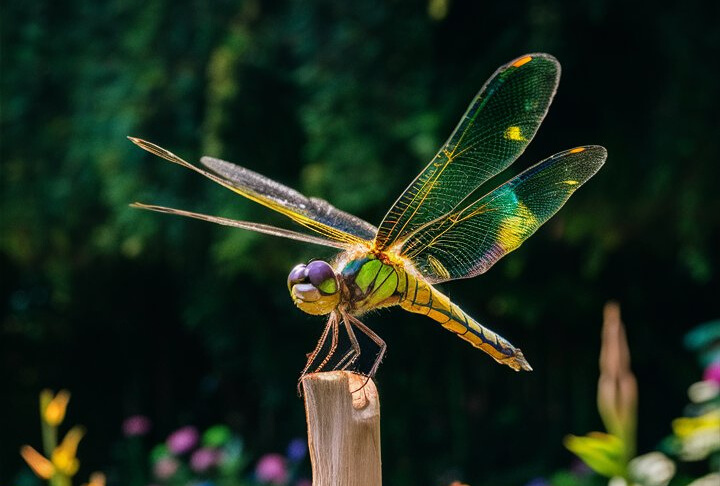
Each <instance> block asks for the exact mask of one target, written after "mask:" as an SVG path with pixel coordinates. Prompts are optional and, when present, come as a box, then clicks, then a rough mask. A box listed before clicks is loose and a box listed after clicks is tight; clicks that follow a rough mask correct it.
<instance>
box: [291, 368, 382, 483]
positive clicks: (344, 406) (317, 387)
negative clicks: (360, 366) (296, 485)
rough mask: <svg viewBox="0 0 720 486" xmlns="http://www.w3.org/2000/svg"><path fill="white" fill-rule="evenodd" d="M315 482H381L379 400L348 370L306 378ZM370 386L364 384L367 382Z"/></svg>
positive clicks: (310, 443)
mask: <svg viewBox="0 0 720 486" xmlns="http://www.w3.org/2000/svg"><path fill="white" fill-rule="evenodd" d="M302 385H303V391H304V395H305V416H306V418H307V424H308V445H309V450H310V462H311V464H312V475H313V479H312V481H313V486H380V485H381V484H382V471H381V467H380V400H379V398H378V392H377V388H376V387H375V383H373V381H372V380H368V379H367V378H366V377H364V376H360V375H356V374H354V373H350V372H347V371H331V372H326V373H311V374H309V375H305V376H304V377H303V379H302ZM363 385H365V386H363Z"/></svg>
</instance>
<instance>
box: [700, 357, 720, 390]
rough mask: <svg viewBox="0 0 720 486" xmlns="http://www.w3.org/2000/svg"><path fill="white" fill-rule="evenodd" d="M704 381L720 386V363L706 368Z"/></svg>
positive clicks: (714, 363)
mask: <svg viewBox="0 0 720 486" xmlns="http://www.w3.org/2000/svg"><path fill="white" fill-rule="evenodd" d="M703 381H712V382H714V383H715V384H716V385H720V361H714V362H712V363H710V364H709V365H708V367H707V368H705V372H704V373H703Z"/></svg>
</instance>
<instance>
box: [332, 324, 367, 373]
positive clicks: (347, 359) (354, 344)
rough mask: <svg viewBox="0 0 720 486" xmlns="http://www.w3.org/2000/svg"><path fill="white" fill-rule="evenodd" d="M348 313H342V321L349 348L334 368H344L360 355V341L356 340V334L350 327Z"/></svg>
mask: <svg viewBox="0 0 720 486" xmlns="http://www.w3.org/2000/svg"><path fill="white" fill-rule="evenodd" d="M348 319H349V315H348V314H346V313H343V323H344V324H345V329H346V330H347V333H348V338H349V339H350V350H349V351H348V352H347V353H345V356H343V357H342V359H341V360H340V361H338V363H337V365H336V366H335V369H336V370H346V369H348V368H349V367H350V366H352V365H353V363H355V361H356V360H357V359H358V357H360V353H361V349H360V343H359V342H358V340H357V336H355V331H354V330H353V328H352V325H351V324H350V322H349V320H348Z"/></svg>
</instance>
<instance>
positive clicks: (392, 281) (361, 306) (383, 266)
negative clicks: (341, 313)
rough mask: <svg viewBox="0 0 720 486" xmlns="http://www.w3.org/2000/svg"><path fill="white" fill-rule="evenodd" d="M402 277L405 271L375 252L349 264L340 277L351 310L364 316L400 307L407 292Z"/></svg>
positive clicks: (342, 270)
mask: <svg viewBox="0 0 720 486" xmlns="http://www.w3.org/2000/svg"><path fill="white" fill-rule="evenodd" d="M401 274H403V273H402V271H401V270H399V269H398V267H396V266H395V265H393V264H392V263H391V262H390V261H389V260H386V259H383V258H378V257H377V256H376V255H374V254H372V253H371V254H368V255H365V256H362V257H360V258H356V259H353V260H350V261H349V262H347V263H346V264H345V266H344V267H343V268H342V269H341V271H340V277H341V279H342V285H343V287H344V288H345V289H346V290H347V291H346V294H347V297H346V300H347V306H348V308H349V310H350V311H351V312H353V313H355V314H361V313H363V312H365V311H369V310H372V309H376V308H378V307H387V306H390V305H394V304H396V303H397V300H398V297H399V296H400V295H401V293H402V292H403V290H404V288H403V287H404V285H400V283H401V281H402V282H403V283H404V280H401V278H400V275H401ZM403 275H404V274H403Z"/></svg>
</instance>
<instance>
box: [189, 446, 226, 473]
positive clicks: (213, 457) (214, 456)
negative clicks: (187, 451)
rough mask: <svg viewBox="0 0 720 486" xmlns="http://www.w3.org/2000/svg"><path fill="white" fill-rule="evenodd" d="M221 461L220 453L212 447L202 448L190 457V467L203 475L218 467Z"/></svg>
mask: <svg viewBox="0 0 720 486" xmlns="http://www.w3.org/2000/svg"><path fill="white" fill-rule="evenodd" d="M219 460H220V452H219V451H218V450H217V449H212V448H210V447H201V448H200V449H198V450H196V451H195V452H193V454H192V456H190V467H191V468H192V470H193V471H195V472H198V473H203V472H205V471H207V470H208V469H210V468H211V467H213V466H214V465H216V464H217V463H218V461H219Z"/></svg>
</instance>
